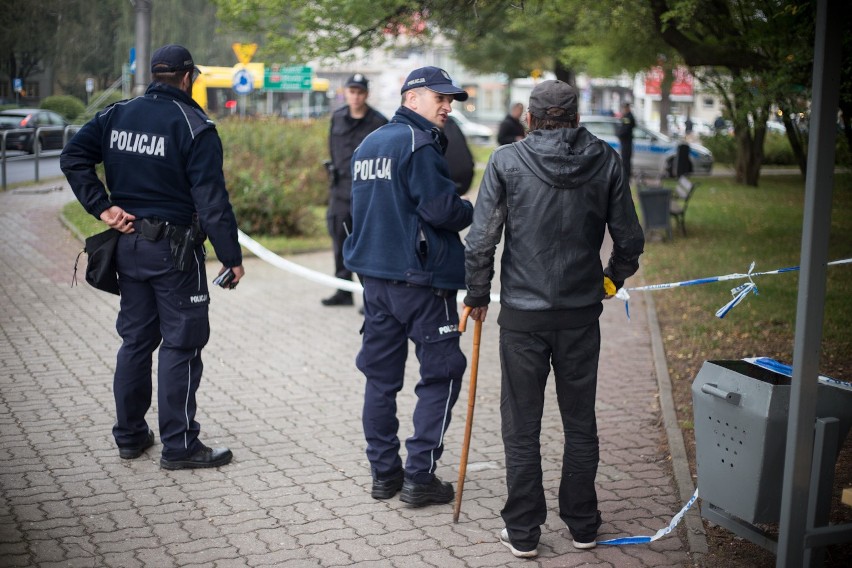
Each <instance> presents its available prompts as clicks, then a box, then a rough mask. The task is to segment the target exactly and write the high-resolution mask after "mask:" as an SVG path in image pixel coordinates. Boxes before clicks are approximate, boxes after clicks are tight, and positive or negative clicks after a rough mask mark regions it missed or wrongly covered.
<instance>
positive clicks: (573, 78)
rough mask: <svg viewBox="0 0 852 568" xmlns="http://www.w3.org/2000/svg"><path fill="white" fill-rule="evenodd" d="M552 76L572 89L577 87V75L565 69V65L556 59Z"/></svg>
mask: <svg viewBox="0 0 852 568" xmlns="http://www.w3.org/2000/svg"><path fill="white" fill-rule="evenodd" d="M553 74H554V75H556V78H557V79H559V80H560V81H564V82H566V83H568V84H569V85H571V86H572V87H576V86H577V75H576V74H575V73H574V70H573V69H569V68H568V67H565V65H564V64H562V63H561V62H560V61H559V60H558V59H557V60H556V66H555V68H554V69H553Z"/></svg>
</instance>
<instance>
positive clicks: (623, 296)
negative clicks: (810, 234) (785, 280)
mask: <svg viewBox="0 0 852 568" xmlns="http://www.w3.org/2000/svg"><path fill="white" fill-rule="evenodd" d="M849 263H852V258H845V259H843V260H834V261H832V262H829V263H828V266H836V265H838V264H849ZM754 267H755V263H754V262H752V263H751V266H749V269H748V272H746V273H745V274H742V273H739V272H735V273H733V274H725V275H722V276H711V277H708V278H696V279H694V280H683V281H681V282H670V283H667V284H651V285H650V286H638V287H635V288H622V289H621V290H619V291H618V293H616V295H615V297H616V298H618V299H619V300H623V301H624V309H625V310H626V312H627V319H630V306H629V305H628V303H629V300H630V292H651V291H654V290H668V289H670V288H680V287H684V286H697V285H699V284H710V283H713V282H723V281H725V280H743V279H748V282H747V283H743V284H741V285H739V286H737V287H736V288H733V289H732V290H731V295H732V296H733V299H732V300H731V301H730V302H728V303H727V304H725V305H724V306H722V307H721V308H719V309H718V310H717V311H716V317H718V318H723V317H725V316H726V315H728V312H730V311H731V310H732V309H733V308H734V307H736V306H737V305H739V304H740V303H741V302H742V301H743V300H744V299H745V297H746V296H747V295H748V294H749V293H752V294H755V295H757V293H758V290H757V284H755V283H754V280H753V278H754V277H756V276H769V275H771V274H783V273H785V272H796V271H798V270H800V267H798V266H788V267H786V268H777V269H775V270H768V271H766V272H753V270H754Z"/></svg>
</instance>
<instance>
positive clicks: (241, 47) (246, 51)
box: [231, 43, 257, 65]
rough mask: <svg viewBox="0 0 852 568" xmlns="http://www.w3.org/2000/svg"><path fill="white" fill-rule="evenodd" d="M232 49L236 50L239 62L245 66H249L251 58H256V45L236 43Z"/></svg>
mask: <svg viewBox="0 0 852 568" xmlns="http://www.w3.org/2000/svg"><path fill="white" fill-rule="evenodd" d="M231 47H233V48H234V53H235V54H236V56H237V60H238V61H239V62H240V63H242V64H243V65H248V64H249V61H251V58H252V57H254V52H255V51H257V44H256V43H235V44H232V45H231Z"/></svg>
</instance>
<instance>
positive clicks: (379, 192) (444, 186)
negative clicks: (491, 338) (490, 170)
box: [343, 67, 473, 507]
mask: <svg viewBox="0 0 852 568" xmlns="http://www.w3.org/2000/svg"><path fill="white" fill-rule="evenodd" d="M402 97H403V99H402V106H401V107H400V108H399V109H398V110H397V111H396V114H395V115H394V117H393V119H392V120H391V122H390V123H389V124H387V125H385V126H383V127H381V128H379V129H378V130H376V131H375V132H373V133H372V134H370V135H369V136H367V138H365V139H364V141H363V142H362V143H361V146H359V147H358V149H357V150H355V155H354V156H353V158H352V234H351V235H350V236H349V237H348V238H347V239H346V242H345V243H344V246H343V257H344V260H345V262H346V266H347V268H349V269H350V270H352V271H353V272H357V273H358V274H359V275H360V276H361V278H362V281H363V284H364V312H365V314H364V327H363V341H362V346H361V351H360V352H359V353H358V356H357V358H356V361H355V362H356V365H357V367H358V369H359V370H360V371H361V372H362V373H364V375H365V376H366V378H367V382H366V388H365V394H364V410H363V426H364V435H365V437H366V439H367V457H368V459H369V460H370V465H371V470H372V476H373V483H372V489H371V494H372V496H373V497H374V498H375V499H388V498H390V497H393V496H394V495H395V494H396V493H397V492H398V491H399V490H400V489H402V494H401V495H400V499H401V500H402V501H403V502H404V503H408V504H409V505H412V506H415V507H420V506H424V505H429V504H433V503H448V502H450V501H452V500H453V498H454V496H455V492H454V490H453V486H452V485H451V484H450V483H447V482H442V481H441V480H440V479H439V478H438V477H436V476H435V468H436V466H437V461H438V459H439V458H440V457H441V453H442V451H443V440H444V432H446V430H447V427H448V426H449V423H450V413H451V411H452V408H453V405H454V404H455V402H456V399H457V398H458V395H459V390H460V389H461V380H462V376H463V374H464V370H465V366H466V361H465V357H464V355H463V354H462V352H461V349H460V348H459V332H458V321H459V318H458V309H457V307H456V292H457V290H459V289H460V288H461V287H462V286H463V285H464V247H463V246H462V244H461V240H460V239H459V235H458V231H460V230H462V229H464V228H465V227H467V226H468V225H470V222H471V220H472V218H473V207H472V205H471V204H470V202H468V201H463V200H462V199H461V198H460V197H459V196H458V195H457V194H456V191H455V184H454V183H453V180H452V179H450V174H449V171H448V168H447V161H446V159H444V155H443V154H444V149H445V148H446V138H445V137H444V135H443V133H442V131H441V128H442V127H443V126H444V125H445V124H446V122H447V120H448V115H449V113H450V112H451V111H452V107H451V104H452V102H453V100H454V99H455V100H460V101H463V100H465V99H467V93H466V92H465V91H463V90H462V89H460V88H458V87H456V86H454V85H453V84H452V81H451V79H450V76H449V75H447V73H446V71H444V70H443V69H439V68H437V67H423V68H420V69H416V70H414V71H412V72H411V74H410V75H409V76H408V78H407V79H406V81H405V83H404V84H403V86H402ZM409 339H411V340H412V341H413V342H414V345H415V352H416V354H417V359H418V360H419V361H420V382H419V383H418V384H417V386H416V387H415V393H416V394H417V405H416V407H415V409H414V433H413V434H412V436H411V437H410V438H408V440H407V441H406V450H407V454H408V456H407V460H406V463H405V468H404V470H403V465H402V461H401V460H400V457H399V449H400V442H399V438H398V437H397V431H398V429H399V421H398V420H397V417H396V394H397V393H398V392H399V391H400V389H401V388H402V386H403V377H404V373H405V360H406V358H407V354H408V340H409Z"/></svg>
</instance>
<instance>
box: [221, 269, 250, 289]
mask: <svg viewBox="0 0 852 568" xmlns="http://www.w3.org/2000/svg"><path fill="white" fill-rule="evenodd" d="M226 270H228V267H227V266H225V265H222V268H220V269H219V274H222V273H223V272H225V271H226ZM231 272H233V273H234V278H233V280H231V286H230V287H231V288H234V287H236V285H237V284H238V283H239V281H240V278H242V277H243V276H245V274H246V271H245V269H244V268H243V265H242V264H241V265H239V266H232V267H231Z"/></svg>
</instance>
